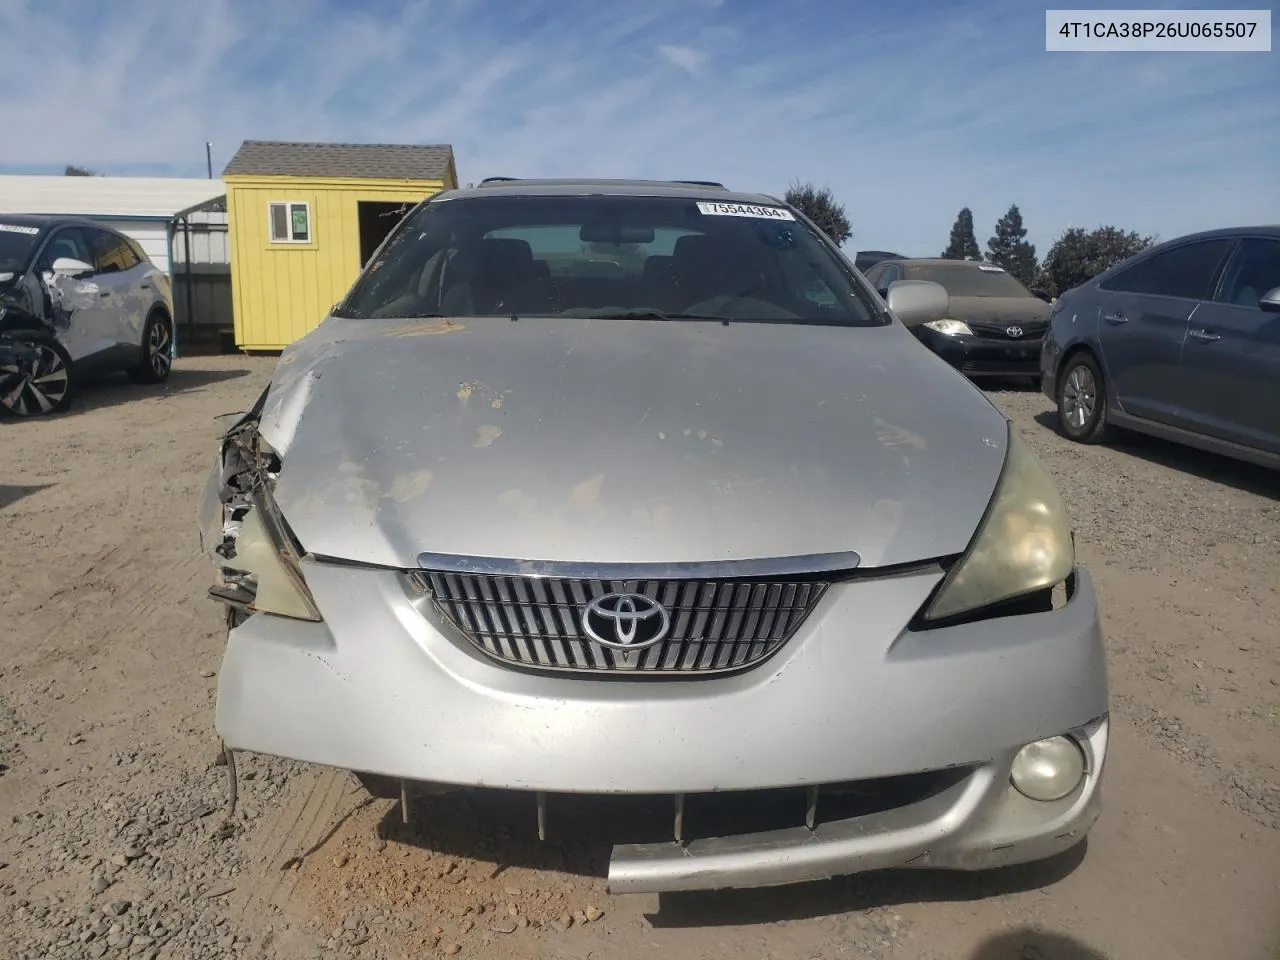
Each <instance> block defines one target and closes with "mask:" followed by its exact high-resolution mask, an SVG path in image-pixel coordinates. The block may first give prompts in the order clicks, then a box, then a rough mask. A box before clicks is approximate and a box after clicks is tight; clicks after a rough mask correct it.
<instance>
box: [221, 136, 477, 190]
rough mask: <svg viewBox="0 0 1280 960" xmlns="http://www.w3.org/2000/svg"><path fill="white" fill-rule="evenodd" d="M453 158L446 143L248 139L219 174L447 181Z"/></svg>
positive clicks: (450, 149) (450, 148) (451, 148)
mask: <svg viewBox="0 0 1280 960" xmlns="http://www.w3.org/2000/svg"><path fill="white" fill-rule="evenodd" d="M452 163H453V147H451V146H449V145H448V144H430V145H422V146H418V145H412V144H398V143H286V142H282V141H278V140H246V141H245V142H244V143H243V144H241V145H240V149H239V150H237V151H236V155H235V156H234V157H232V158H231V162H230V163H228V164H227V167H226V169H225V170H223V171H222V174H223V176H237V175H240V176H266V177H271V176H276V177H281V176H285V177H355V178H363V179H371V180H376V179H388V180H447V179H448V176H449V170H450V168H451V166H452ZM446 185H447V184H446Z"/></svg>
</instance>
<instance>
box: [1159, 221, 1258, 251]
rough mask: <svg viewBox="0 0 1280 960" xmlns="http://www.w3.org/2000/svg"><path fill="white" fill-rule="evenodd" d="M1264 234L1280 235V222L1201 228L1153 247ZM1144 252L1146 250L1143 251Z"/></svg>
mask: <svg viewBox="0 0 1280 960" xmlns="http://www.w3.org/2000/svg"><path fill="white" fill-rule="evenodd" d="M1258 235H1261V236H1264V237H1280V224H1274V223H1271V224H1264V225H1261V226H1256V227H1219V228H1217V229H1216V230H1201V231H1199V232H1198V233H1184V234H1183V235H1182V236H1179V237H1171V238H1169V239H1168V240H1164V241H1162V242H1160V243H1158V244H1156V245H1155V246H1153V247H1152V248H1151V249H1153V250H1154V249H1155V248H1156V247H1167V246H1172V245H1174V244H1178V243H1186V242H1188V241H1191V240H1214V239H1217V238H1219V237H1223V238H1230V237H1245V236H1258ZM1143 252H1144V253H1145V252H1146V251H1143Z"/></svg>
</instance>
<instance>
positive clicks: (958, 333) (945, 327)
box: [925, 318, 973, 337]
mask: <svg viewBox="0 0 1280 960" xmlns="http://www.w3.org/2000/svg"><path fill="white" fill-rule="evenodd" d="M925 326H926V327H928V328H929V329H930V330H936V331H938V333H941V334H945V335H946V336H948V337H971V336H973V331H972V330H970V329H969V325H968V324H967V323H965V322H964V321H963V320H951V319H948V318H943V319H942V320H930V321H929V322H928V323H926V324H925Z"/></svg>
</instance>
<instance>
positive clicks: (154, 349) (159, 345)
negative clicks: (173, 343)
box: [147, 323, 173, 379]
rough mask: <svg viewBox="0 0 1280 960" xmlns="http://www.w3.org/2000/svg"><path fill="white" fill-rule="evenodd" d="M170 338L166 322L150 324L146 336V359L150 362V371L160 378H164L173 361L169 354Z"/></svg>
mask: <svg viewBox="0 0 1280 960" xmlns="http://www.w3.org/2000/svg"><path fill="white" fill-rule="evenodd" d="M170 339H171V338H170V336H169V325H168V324H166V323H153V324H152V325H151V333H150V334H149V336H148V337H147V361H148V362H149V363H150V364H151V372H152V373H154V374H155V375H156V377H158V378H160V379H164V377H165V375H166V374H167V373H168V372H169V366H170V364H171V363H173V358H172V357H171V356H169V343H170Z"/></svg>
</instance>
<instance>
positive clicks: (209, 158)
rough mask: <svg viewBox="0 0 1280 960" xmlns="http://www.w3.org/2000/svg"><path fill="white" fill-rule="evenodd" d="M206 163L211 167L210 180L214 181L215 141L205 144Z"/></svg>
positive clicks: (208, 141)
mask: <svg viewBox="0 0 1280 960" xmlns="http://www.w3.org/2000/svg"><path fill="white" fill-rule="evenodd" d="M204 162H205V164H206V165H207V166H208V167H209V179H210V180H212V179H213V141H212V140H206V141H205V142H204Z"/></svg>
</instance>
